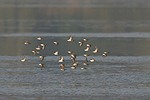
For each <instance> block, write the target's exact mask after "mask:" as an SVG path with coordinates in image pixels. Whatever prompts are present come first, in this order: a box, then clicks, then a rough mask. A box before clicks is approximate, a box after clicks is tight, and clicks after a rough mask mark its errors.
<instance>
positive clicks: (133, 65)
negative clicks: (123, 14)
mask: <svg viewBox="0 0 150 100" xmlns="http://www.w3.org/2000/svg"><path fill="white" fill-rule="evenodd" d="M69 35H72V36H73V39H74V42H73V43H71V44H70V43H67V42H66V40H67V38H68V36H69ZM38 36H40V37H42V38H43V40H42V41H40V42H39V41H37V39H36V38H37V37H38ZM83 38H87V39H88V43H91V45H92V46H93V45H97V47H98V48H99V50H100V51H99V52H98V53H97V54H95V55H91V56H90V57H91V58H93V57H94V58H95V60H96V62H95V63H91V64H90V65H88V66H86V68H87V69H85V70H81V69H80V68H81V67H83V65H82V64H81V62H82V61H83V56H82V55H83V53H84V52H82V49H83V48H80V47H79V46H78V45H77V44H78V41H80V40H82V39H83ZM26 40H28V41H30V42H31V44H30V45H27V46H25V45H24V41H26ZM0 41H1V42H0V45H1V50H0V53H1V56H0V69H1V70H0V99H1V100H10V99H11V100H20V99H22V100H26V99H28V100H45V99H51V100H58V99H62V100H66V99H68V100H70V99H73V100H83V99H87V100H91V99H92V100H99V99H100V98H101V99H106V100H116V99H118V100H120V99H121V100H126V99H127V100H128V99H132V100H148V99H149V98H150V67H149V65H150V56H149V54H150V52H149V51H150V48H149V43H150V35H149V33H142V34H141V33H132V34H130V33H114V34H113V35H112V34H110V33H108V34H103V33H95V34H83V33H82V34H73V33H72V34H65V33H61V34H36V33H33V34H29V33H28V34H1V36H0ZM53 41H59V42H60V45H59V46H58V47H57V48H56V46H54V45H53ZM39 43H45V44H46V48H45V51H44V52H42V53H41V54H42V55H45V56H46V58H45V61H44V62H43V63H44V64H45V68H43V70H41V68H40V67H39V66H38V64H39V63H40V61H39V59H38V57H37V56H32V53H31V50H33V49H34V48H35V47H36V46H37V45H38V44H39ZM68 49H69V50H73V51H74V52H76V54H77V60H78V61H79V66H78V67H77V69H76V70H72V69H71V68H70V66H71V61H70V59H69V57H68V55H67V53H66V51H67V50H68ZM54 50H59V51H60V54H61V55H63V56H64V58H65V64H66V68H65V69H66V70H65V71H64V72H62V71H61V70H60V68H59V63H58V62H57V60H58V58H59V57H58V56H53V52H54ZM105 50H107V51H109V52H110V54H109V55H108V57H102V56H101V54H102V52H103V51H105ZM24 55H25V56H26V58H27V61H26V62H24V63H22V62H21V61H20V60H21V59H22V57H23V56H24Z"/></svg>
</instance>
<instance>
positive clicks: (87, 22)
mask: <svg viewBox="0 0 150 100" xmlns="http://www.w3.org/2000/svg"><path fill="white" fill-rule="evenodd" d="M148 4H149V3H148V1H146V0H142V1H140V0H139V1H133V0H130V1H127V0H126V1H122V0H121V1H119V0H111V1H108V0H105V1H102V0H83V1H79V0H76V1H74V0H61V1H60V0H59V1H58V0H55V1H53V0H38V1H37V0H27V1H19V0H15V1H8V0H0V32H4V33H12V32H13V33H16V32H18V33H22V32H48V33H51V32H54V33H59V32H63V33H65V32H78V33H80V32H98V33H99V32H137V31H141V32H143V31H144V32H149V31H150V16H149V11H150V8H149V5H148Z"/></svg>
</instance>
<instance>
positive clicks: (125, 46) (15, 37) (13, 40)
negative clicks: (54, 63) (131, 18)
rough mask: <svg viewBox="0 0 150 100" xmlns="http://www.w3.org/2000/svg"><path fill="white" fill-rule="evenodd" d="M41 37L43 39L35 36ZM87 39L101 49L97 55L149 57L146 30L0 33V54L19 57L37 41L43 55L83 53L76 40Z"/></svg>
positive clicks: (149, 35) (30, 49)
mask: <svg viewBox="0 0 150 100" xmlns="http://www.w3.org/2000/svg"><path fill="white" fill-rule="evenodd" d="M69 35H72V36H73V38H74V40H75V41H74V42H73V43H71V44H70V43H67V39H68V37H69ZM38 36H41V37H42V38H43V40H42V41H38V40H37V39H36V38H37V37H38ZM83 38H87V39H88V40H89V41H88V42H87V43H90V44H91V45H92V46H93V47H92V48H91V49H94V46H95V45H96V46H97V47H98V48H99V50H100V52H99V53H98V54H96V56H100V55H101V54H102V53H103V52H104V51H109V52H110V56H149V55H150V46H149V45H150V34H149V33H107V34H106V33H95V34H90V33H88V34H86V33H72V34H65V33H59V34H52V33H51V34H35V33H32V34H3V35H1V36H0V46H1V49H0V55H3V56H21V55H32V53H31V51H32V50H34V49H35V48H36V47H37V45H38V44H39V43H45V44H46V49H45V50H44V52H42V55H46V56H52V55H53V52H54V51H56V50H58V51H59V52H60V53H61V54H62V55H65V56H66V55H67V51H68V50H72V51H75V53H76V54H77V55H80V56H81V55H83V53H84V52H83V49H84V48H85V46H83V47H82V48H81V47H79V45H78V41H82V39H83ZM25 41H30V42H31V45H28V46H25V45H24V42H25ZM53 41H58V42H59V43H60V45H59V46H58V47H57V46H55V45H54V44H53Z"/></svg>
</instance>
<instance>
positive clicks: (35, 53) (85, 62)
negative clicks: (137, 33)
mask: <svg viewBox="0 0 150 100" xmlns="http://www.w3.org/2000/svg"><path fill="white" fill-rule="evenodd" d="M36 39H37V40H38V41H42V40H43V38H42V37H37V38H36ZM66 41H67V42H68V43H72V42H74V38H73V37H72V36H71V35H70V36H69V37H68V38H67V40H66ZM30 44H31V42H30V41H25V42H24V45H30ZM53 44H54V45H56V46H59V45H60V43H59V42H58V41H53ZM78 45H79V46H80V47H82V46H83V45H84V46H85V48H84V54H83V57H84V59H83V61H82V63H81V64H79V61H78V60H77V55H76V54H75V53H74V52H73V51H71V50H68V51H67V54H68V55H69V57H70V60H71V65H70V68H71V69H76V68H77V67H78V66H79V65H82V67H80V68H81V69H86V67H85V66H87V65H89V64H90V63H94V62H95V61H96V60H95V59H94V58H90V59H88V57H89V56H90V55H89V54H88V51H91V52H92V54H97V53H98V52H99V49H98V47H97V46H93V49H92V50H91V46H92V45H91V44H90V43H89V42H88V39H86V38H83V39H82V40H81V41H79V42H78ZM45 48H46V44H44V43H42V42H41V43H39V44H38V45H37V47H36V48H35V50H32V51H31V52H32V55H33V56H38V58H39V60H40V63H39V64H38V66H39V67H40V68H41V69H43V68H44V67H45V64H44V63H43V61H44V59H45V56H43V55H41V54H40V52H41V51H42V50H44V49H45ZM108 54H109V52H108V51H104V52H103V53H102V56H103V57H106V56H107V55H108ZM53 55H54V56H59V59H58V61H57V62H58V63H59V66H60V70H61V71H65V67H66V66H65V59H64V56H61V55H60V53H59V51H58V50H56V51H54V52H53ZM25 61H27V58H26V57H25V56H23V58H22V59H21V62H25Z"/></svg>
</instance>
